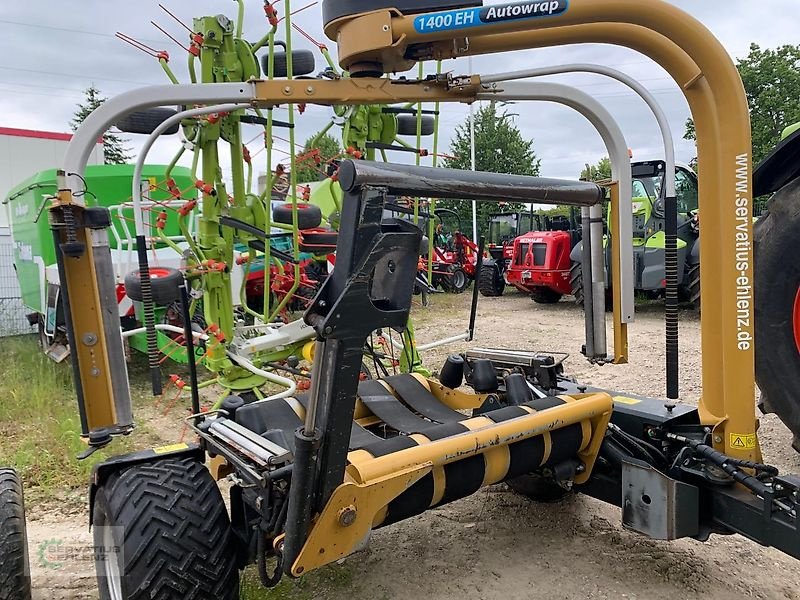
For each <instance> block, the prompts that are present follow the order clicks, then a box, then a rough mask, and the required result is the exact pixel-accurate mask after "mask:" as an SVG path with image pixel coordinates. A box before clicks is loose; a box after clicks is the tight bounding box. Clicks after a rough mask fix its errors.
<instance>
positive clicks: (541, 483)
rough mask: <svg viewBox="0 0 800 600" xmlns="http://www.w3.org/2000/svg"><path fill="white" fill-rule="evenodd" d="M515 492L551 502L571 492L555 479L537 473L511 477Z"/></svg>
mask: <svg viewBox="0 0 800 600" xmlns="http://www.w3.org/2000/svg"><path fill="white" fill-rule="evenodd" d="M506 483H507V484H508V487H510V488H511V489H512V490H513V491H514V492H516V493H517V494H519V495H521V496H525V497H526V498H530V499H531V500H533V501H534V502H543V503H551V502H558V501H559V500H562V499H563V498H566V497H567V496H568V495H569V494H570V493H571V492H569V491H567V490H565V489H564V488H563V487H561V486H560V485H558V484H557V483H556V482H555V481H552V480H550V479H545V478H544V477H542V476H541V475H537V474H536V473H528V474H527V475H520V476H519V477H514V479H509V480H508V481H507V482H506Z"/></svg>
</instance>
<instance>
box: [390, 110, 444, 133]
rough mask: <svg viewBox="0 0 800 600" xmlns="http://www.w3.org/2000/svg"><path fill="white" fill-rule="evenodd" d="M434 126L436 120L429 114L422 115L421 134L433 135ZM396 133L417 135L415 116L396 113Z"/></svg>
mask: <svg viewBox="0 0 800 600" xmlns="http://www.w3.org/2000/svg"><path fill="white" fill-rule="evenodd" d="M435 128H436V120H435V119H434V118H433V117H431V116H430V115H423V116H422V130H421V131H422V133H421V135H433V131H434V129H435ZM397 135H417V117H416V116H415V115H397Z"/></svg>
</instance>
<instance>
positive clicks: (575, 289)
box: [569, 261, 583, 307]
mask: <svg viewBox="0 0 800 600" xmlns="http://www.w3.org/2000/svg"><path fill="white" fill-rule="evenodd" d="M569 284H570V287H571V288H572V296H573V297H574V298H575V304H577V305H578V306H581V307H582V306H583V265H581V263H580V262H578V261H575V262H573V263H572V266H571V267H570V269H569Z"/></svg>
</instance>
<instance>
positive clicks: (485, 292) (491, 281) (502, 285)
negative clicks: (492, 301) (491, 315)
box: [478, 264, 506, 298]
mask: <svg viewBox="0 0 800 600" xmlns="http://www.w3.org/2000/svg"><path fill="white" fill-rule="evenodd" d="M505 289H506V282H505V281H503V275H502V273H500V268H499V267H498V266H497V265H495V264H489V265H482V266H481V272H480V273H479V274H478V291H480V293H481V295H482V296H486V297H489V298H491V297H493V296H502V295H503V292H504V291H505Z"/></svg>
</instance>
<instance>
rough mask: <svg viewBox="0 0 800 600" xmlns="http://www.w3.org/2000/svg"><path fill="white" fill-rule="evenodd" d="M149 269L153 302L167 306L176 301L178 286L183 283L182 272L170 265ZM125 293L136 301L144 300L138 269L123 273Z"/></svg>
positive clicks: (178, 295) (178, 296)
mask: <svg viewBox="0 0 800 600" xmlns="http://www.w3.org/2000/svg"><path fill="white" fill-rule="evenodd" d="M149 271H150V286H151V289H152V290H153V302H154V303H155V304H156V305H157V306H169V305H170V304H172V303H173V302H177V301H178V300H179V299H180V287H181V286H182V285H183V273H181V272H180V271H179V270H178V269H173V268H171V267H150V269H149ZM125 293H126V294H127V296H128V298H130V299H131V300H134V301H136V302H142V301H143V300H144V296H143V295H142V277H141V275H140V274H139V269H136V270H135V271H131V272H130V273H128V274H127V275H125Z"/></svg>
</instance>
